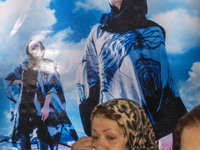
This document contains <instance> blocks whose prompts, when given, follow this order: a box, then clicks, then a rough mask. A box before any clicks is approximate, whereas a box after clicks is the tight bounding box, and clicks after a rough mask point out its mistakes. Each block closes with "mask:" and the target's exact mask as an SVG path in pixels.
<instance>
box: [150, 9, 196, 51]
mask: <svg viewBox="0 0 200 150" xmlns="http://www.w3.org/2000/svg"><path fill="white" fill-rule="evenodd" d="M152 20H154V21H156V22H157V23H159V24H160V25H162V26H163V27H164V28H165V30H166V34H167V40H166V48H167V51H168V52H169V53H184V52H186V51H188V50H190V49H191V48H196V47H197V46H198V45H199V41H200V26H199V24H200V18H198V17H196V16H191V15H190V14H188V11H186V10H184V9H177V10H172V11H168V12H166V13H162V14H159V15H156V16H153V17H152Z"/></svg>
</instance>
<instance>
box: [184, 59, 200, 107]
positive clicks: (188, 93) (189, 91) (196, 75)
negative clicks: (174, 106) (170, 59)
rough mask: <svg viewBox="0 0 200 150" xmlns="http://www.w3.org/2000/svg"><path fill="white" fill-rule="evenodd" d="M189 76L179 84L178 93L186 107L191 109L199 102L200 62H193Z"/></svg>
mask: <svg viewBox="0 0 200 150" xmlns="http://www.w3.org/2000/svg"><path fill="white" fill-rule="evenodd" d="M189 76H190V77H189V78H188V79H187V80H186V81H184V82H182V83H181V84H180V85H181V88H180V95H181V97H182V99H183V102H184V104H185V105H186V106H187V107H188V109H191V108H192V107H194V106H196V105H198V104H200V62H196V63H194V64H193V66H192V68H191V71H190V72H189Z"/></svg>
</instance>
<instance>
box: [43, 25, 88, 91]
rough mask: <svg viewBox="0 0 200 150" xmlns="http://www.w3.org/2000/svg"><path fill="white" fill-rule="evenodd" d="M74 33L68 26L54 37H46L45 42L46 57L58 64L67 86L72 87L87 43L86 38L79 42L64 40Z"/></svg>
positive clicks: (64, 83) (64, 84)
mask: <svg viewBox="0 0 200 150" xmlns="http://www.w3.org/2000/svg"><path fill="white" fill-rule="evenodd" d="M72 33H73V31H72V30H71V29H70V28H66V29H65V30H63V31H60V32H58V33H57V34H55V35H54V36H53V37H48V38H46V39H45V40H44V42H43V43H44V45H45V46H46V52H45V57H47V58H50V59H52V60H54V61H55V62H56V63H57V64H58V66H59V70H60V74H61V77H62V82H63V86H64V87H65V88H70V87H72V86H74V84H75V82H74V81H75V76H76V68H77V65H78V62H79V60H80V58H81V56H82V50H83V48H84V45H85V43H86V39H82V40H81V41H80V42H78V43H74V42H70V41H64V39H66V38H67V37H68V36H70V34H72Z"/></svg>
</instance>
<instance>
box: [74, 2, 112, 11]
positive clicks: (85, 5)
mask: <svg viewBox="0 0 200 150" xmlns="http://www.w3.org/2000/svg"><path fill="white" fill-rule="evenodd" d="M80 8H82V9H84V10H86V11H88V10H92V9H96V10H101V11H104V12H105V11H108V10H109V3H108V0H79V1H77V2H76V8H75V10H74V11H76V10H78V9H80Z"/></svg>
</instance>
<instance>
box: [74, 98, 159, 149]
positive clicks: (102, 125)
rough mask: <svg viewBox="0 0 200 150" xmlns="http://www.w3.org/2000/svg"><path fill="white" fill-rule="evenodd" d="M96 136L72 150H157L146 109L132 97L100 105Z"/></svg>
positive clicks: (94, 116) (96, 111)
mask: <svg viewBox="0 0 200 150" xmlns="http://www.w3.org/2000/svg"><path fill="white" fill-rule="evenodd" d="M91 121H92V138H91V137H82V138H81V139H79V140H78V141H77V142H76V143H75V144H73V145H72V150H79V149H81V150H92V148H95V150H102V149H106V150H141V149H144V150H156V149H158V148H157V145H156V144H155V134H154V131H153V128H152V125H151V122H150V121H149V119H148V118H147V116H146V114H145V112H144V110H143V108H141V107H140V106H139V105H138V104H137V103H135V102H134V101H132V100H129V99H113V100H110V101H108V102H105V103H103V104H100V105H97V106H96V107H95V109H94V110H93V112H92V115H91Z"/></svg>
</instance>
